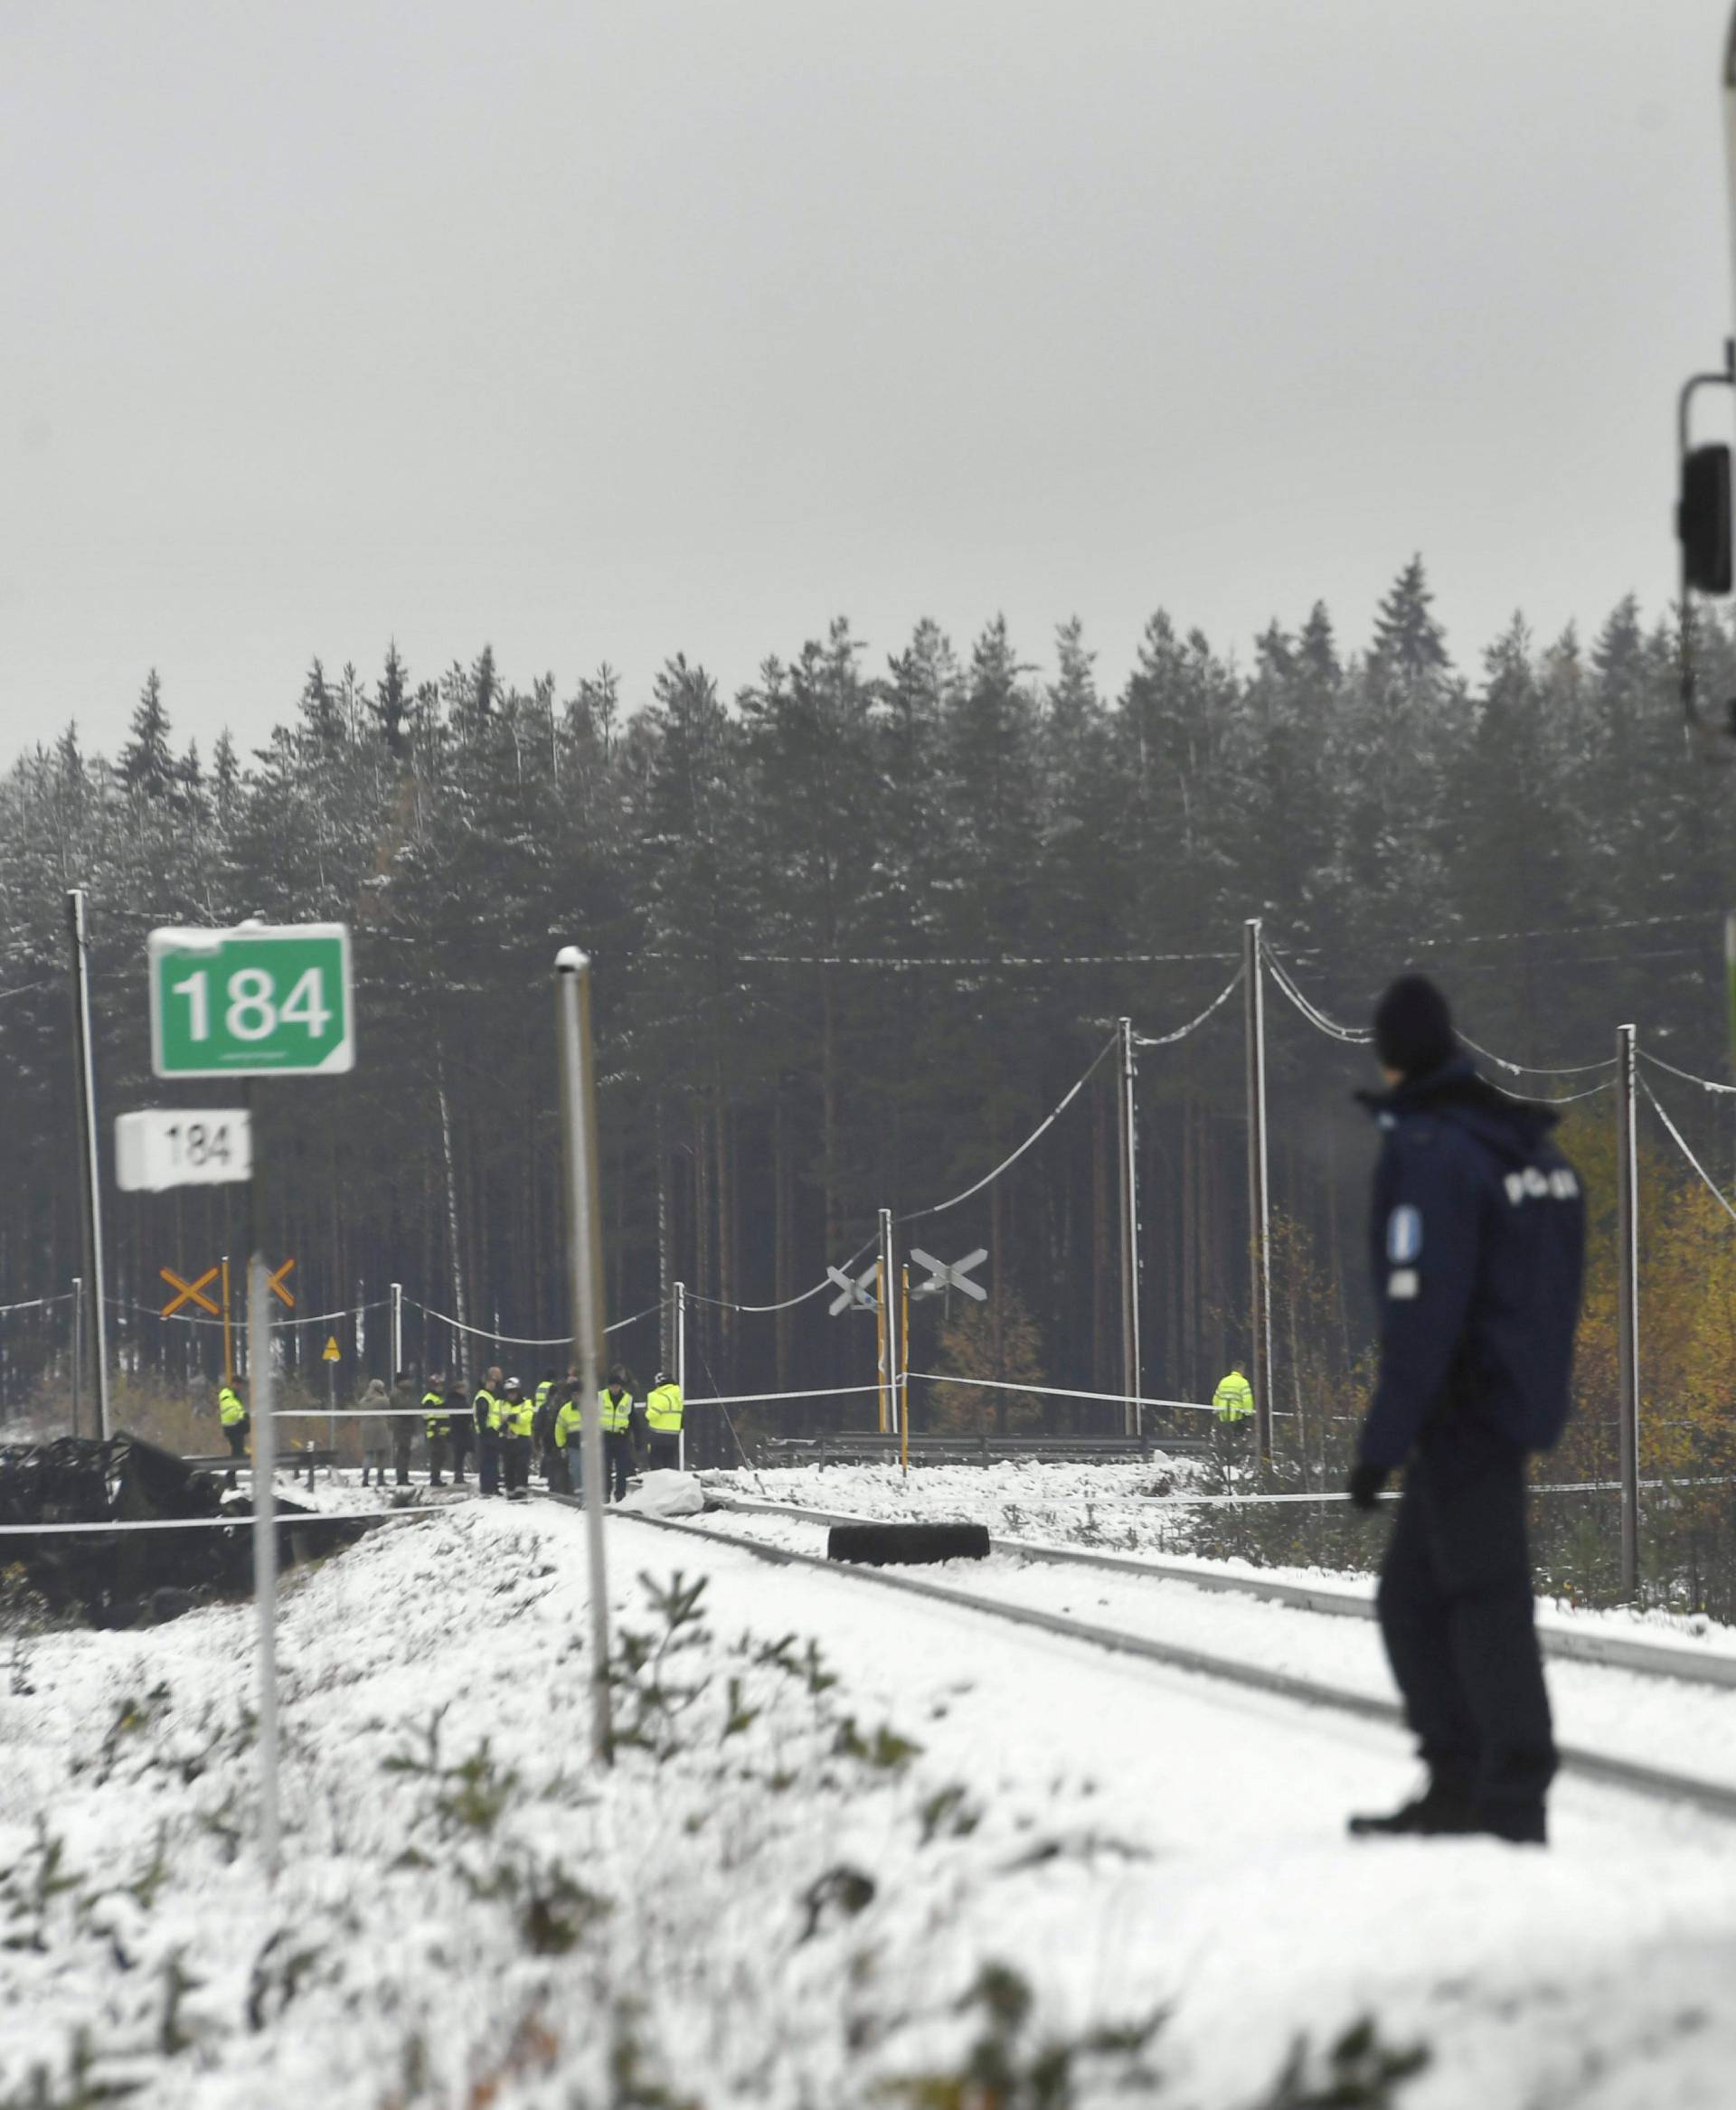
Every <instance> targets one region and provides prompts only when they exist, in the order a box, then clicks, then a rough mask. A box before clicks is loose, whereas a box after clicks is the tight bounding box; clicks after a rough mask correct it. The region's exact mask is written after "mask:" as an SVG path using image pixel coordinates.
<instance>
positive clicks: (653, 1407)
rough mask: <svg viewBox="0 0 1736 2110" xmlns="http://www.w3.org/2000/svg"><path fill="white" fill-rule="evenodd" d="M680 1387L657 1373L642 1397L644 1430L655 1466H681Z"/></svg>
mask: <svg viewBox="0 0 1736 2110" xmlns="http://www.w3.org/2000/svg"><path fill="white" fill-rule="evenodd" d="M683 1404H684V1402H683V1400H682V1397H681V1387H680V1386H679V1385H678V1384H676V1382H675V1380H674V1379H673V1378H672V1377H671V1376H670V1375H669V1373H668V1372H667V1371H658V1372H657V1374H656V1380H655V1381H654V1383H653V1384H652V1387H651V1389H650V1390H649V1391H648V1392H647V1393H646V1396H645V1426H646V1436H647V1440H648V1442H649V1445H650V1450H651V1463H652V1464H653V1465H662V1466H673V1465H680V1463H681V1415H682V1407H683Z"/></svg>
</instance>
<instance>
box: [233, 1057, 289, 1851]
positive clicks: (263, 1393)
mask: <svg viewBox="0 0 1736 2110" xmlns="http://www.w3.org/2000/svg"><path fill="white" fill-rule="evenodd" d="M241 1089H242V1095H243V1102H242V1103H243V1104H244V1105H245V1106H246V1107H247V1109H248V1116H249V1119H250V1121H253V1115H254V1096H255V1095H254V1089H253V1080H252V1079H251V1078H249V1079H245V1080H244V1082H243V1084H242V1087H241ZM260 1142H261V1138H260V1135H259V1126H258V1123H257V1122H256V1121H253V1178H252V1180H251V1182H250V1184H249V1187H248V1191H247V1233H248V1236H247V1244H248V1253H249V1259H248V1265H247V1360H248V1366H249V1377H250V1381H251V1390H252V1411H253V1595H254V1597H255V1599H256V1601H257V1602H258V1605H259V1853H260V1858H261V1859H262V1860H263V1861H264V1863H265V1873H266V1879H267V1880H268V1881H269V1882H272V1883H275V1882H276V1880H277V1878H278V1867H279V1865H280V1861H281V1855H280V1852H279V1849H278V1522H277V1508H278V1493H277V1478H276V1474H277V1463H278V1424H277V1419H276V1408H275V1407H274V1405H273V1402H272V1398H271V1314H270V1312H269V1305H270V1302H271V1295H270V1291H269V1289H268V1287H267V1279H268V1271H267V1268H266V1264H265V1252H264V1245H265V1231H264V1224H265V1200H264V1185H265V1182H264V1174H263V1167H262V1163H261V1160H262V1156H263V1153H262V1152H261V1150H260V1148H259V1144H260Z"/></svg>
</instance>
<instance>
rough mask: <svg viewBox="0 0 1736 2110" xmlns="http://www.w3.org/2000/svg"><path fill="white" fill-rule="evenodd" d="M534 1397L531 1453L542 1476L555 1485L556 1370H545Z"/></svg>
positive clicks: (538, 1381) (551, 1484) (534, 1463)
mask: <svg viewBox="0 0 1736 2110" xmlns="http://www.w3.org/2000/svg"><path fill="white" fill-rule="evenodd" d="M533 1398H534V1399H535V1402H536V1412H535V1415H534V1417H533V1419H532V1422H531V1454H532V1461H533V1465H541V1466H542V1477H543V1478H544V1479H545V1480H546V1481H547V1482H548V1484H549V1485H550V1486H551V1487H552V1486H553V1485H554V1410H555V1408H556V1406H557V1405H558V1401H557V1400H556V1399H555V1396H554V1372H553V1371H552V1370H550V1371H543V1373H542V1377H541V1378H540V1379H538V1380H537V1386H536V1390H535V1392H534V1394H533Z"/></svg>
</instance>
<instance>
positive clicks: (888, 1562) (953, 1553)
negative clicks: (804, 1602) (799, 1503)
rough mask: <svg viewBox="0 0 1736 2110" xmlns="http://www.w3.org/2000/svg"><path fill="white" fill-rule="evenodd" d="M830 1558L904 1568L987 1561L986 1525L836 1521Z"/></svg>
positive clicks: (830, 1540)
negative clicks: (939, 1562)
mask: <svg viewBox="0 0 1736 2110" xmlns="http://www.w3.org/2000/svg"><path fill="white" fill-rule="evenodd" d="M987 1558H988V1526H987V1525H986V1524H834V1525H833V1527H832V1529H831V1531H830V1533H829V1534H828V1535H827V1538H826V1559H828V1560H854V1561H858V1562H863V1563H865V1564H866V1565H867V1566H868V1567H871V1568H901V1567H915V1566H920V1565H924V1564H926V1563H928V1562H930V1561H936V1560H986V1559H987Z"/></svg>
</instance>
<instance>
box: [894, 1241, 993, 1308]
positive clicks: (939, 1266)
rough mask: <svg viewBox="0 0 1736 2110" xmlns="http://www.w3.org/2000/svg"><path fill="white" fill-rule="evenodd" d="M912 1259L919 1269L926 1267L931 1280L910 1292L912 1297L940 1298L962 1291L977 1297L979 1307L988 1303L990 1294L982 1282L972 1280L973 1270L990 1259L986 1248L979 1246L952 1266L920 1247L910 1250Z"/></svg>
mask: <svg viewBox="0 0 1736 2110" xmlns="http://www.w3.org/2000/svg"><path fill="white" fill-rule="evenodd" d="M910 1258H911V1259H912V1260H914V1261H915V1262H916V1264H917V1266H918V1267H926V1268H927V1269H928V1271H929V1279H928V1280H927V1281H926V1282H925V1283H923V1284H921V1285H920V1287H918V1288H916V1289H913V1290H912V1291H911V1292H910V1295H912V1296H939V1295H941V1294H942V1292H943V1291H946V1290H948V1289H962V1290H963V1291H964V1293H965V1295H967V1296H972V1297H975V1298H976V1300H977V1303H978V1304H979V1305H980V1304H986V1303H987V1301H988V1292H987V1291H986V1289H985V1288H984V1287H983V1286H982V1284H981V1283H980V1282H973V1281H972V1280H971V1279H970V1271H971V1269H972V1268H973V1267H981V1266H982V1264H983V1262H984V1261H985V1260H986V1259H987V1258H988V1248H987V1247H986V1246H978V1247H977V1250H976V1251H975V1252H974V1253H967V1254H966V1255H965V1257H964V1258H963V1259H962V1260H958V1261H955V1262H952V1263H950V1264H948V1262H947V1261H945V1260H937V1259H936V1258H935V1257H934V1255H933V1254H932V1253H925V1252H924V1251H923V1250H922V1248H921V1247H920V1246H912V1247H911V1248H910Z"/></svg>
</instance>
